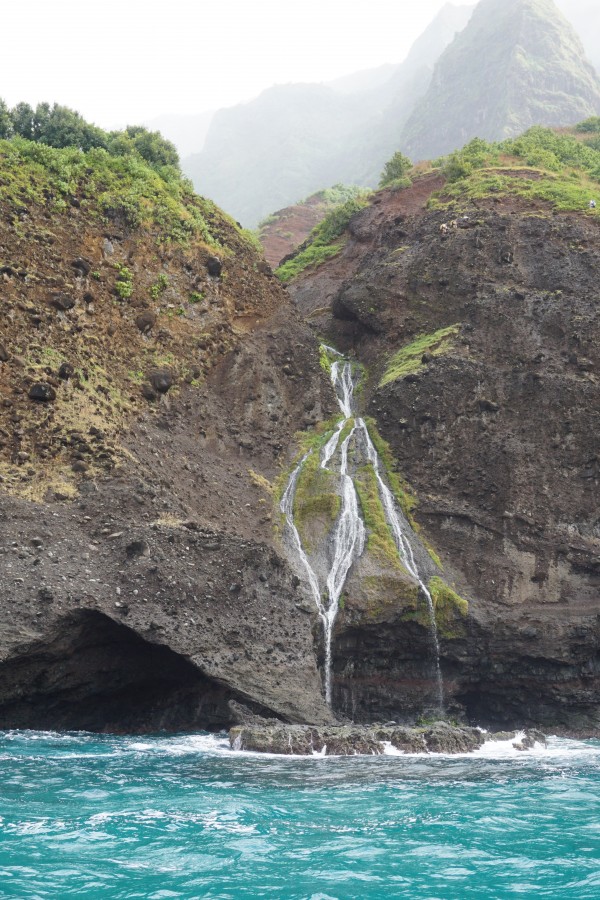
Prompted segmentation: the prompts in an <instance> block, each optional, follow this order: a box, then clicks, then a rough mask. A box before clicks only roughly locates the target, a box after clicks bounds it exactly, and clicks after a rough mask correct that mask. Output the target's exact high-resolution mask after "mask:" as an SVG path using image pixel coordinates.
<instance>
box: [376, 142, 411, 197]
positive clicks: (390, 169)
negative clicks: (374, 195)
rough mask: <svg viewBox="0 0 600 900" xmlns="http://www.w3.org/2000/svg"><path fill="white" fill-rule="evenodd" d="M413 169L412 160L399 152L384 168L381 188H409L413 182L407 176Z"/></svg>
mask: <svg viewBox="0 0 600 900" xmlns="http://www.w3.org/2000/svg"><path fill="white" fill-rule="evenodd" d="M411 169H412V162H411V160H410V159H409V158H408V156H405V155H404V154H403V153H401V152H400V151H399V150H397V151H396V153H394V155H393V156H392V158H391V159H389V160H388V161H387V162H386V164H385V166H384V167H383V172H382V173H381V178H380V179H379V187H380V188H382V187H389V186H390V185H396V186H398V187H408V186H409V185H410V184H411V180H410V178H408V177H407V176H408V173H409V172H410V170H411Z"/></svg>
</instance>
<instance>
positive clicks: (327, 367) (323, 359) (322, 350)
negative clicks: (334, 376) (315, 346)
mask: <svg viewBox="0 0 600 900" xmlns="http://www.w3.org/2000/svg"><path fill="white" fill-rule="evenodd" d="M319 365H320V366H321V368H322V369H323V371H324V372H327V374H328V375H330V374H331V367H332V365H333V360H332V359H331V357H330V355H329V352H328V350H327V348H326V347H325V345H324V344H320V346H319Z"/></svg>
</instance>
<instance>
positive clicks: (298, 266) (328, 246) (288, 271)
mask: <svg viewBox="0 0 600 900" xmlns="http://www.w3.org/2000/svg"><path fill="white" fill-rule="evenodd" d="M367 197H368V194H367V193H365V192H363V193H362V194H361V195H359V196H358V197H355V198H352V199H351V200H347V201H346V202H345V203H343V204H342V205H341V206H337V207H335V209H332V210H331V212H329V213H327V215H326V216H325V218H324V219H323V221H322V222H320V223H319V224H318V225H317V226H316V228H313V230H312V231H311V233H310V236H309V238H308V241H307V242H306V243H305V244H304V245H303V246H302V247H301V248H300V249H299V251H298V252H297V253H296V255H295V256H294V257H293V258H292V259H290V260H288V262H286V263H284V264H283V265H282V266H280V267H279V268H278V269H277V275H278V276H279V278H280V279H281V281H283V283H284V284H287V282H288V281H291V280H292V278H295V277H296V275H299V274H300V272H303V271H304V270H305V269H308V268H316V267H317V266H320V265H321V264H322V263H324V262H325V261H326V260H328V259H330V258H331V257H332V256H336V255H337V254H338V253H339V251H340V250H341V249H342V247H343V240H341V238H342V235H343V233H344V231H345V230H346V228H347V226H348V223H349V221H350V219H351V218H352V216H353V215H355V214H356V213H357V212H359V210H361V209H364V207H365V206H367V203H368V200H367Z"/></svg>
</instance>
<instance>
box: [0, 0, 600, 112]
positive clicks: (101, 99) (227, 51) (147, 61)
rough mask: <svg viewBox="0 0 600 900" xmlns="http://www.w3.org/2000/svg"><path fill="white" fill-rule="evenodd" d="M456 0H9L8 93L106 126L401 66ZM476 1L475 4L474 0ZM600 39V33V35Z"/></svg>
mask: <svg viewBox="0 0 600 900" xmlns="http://www.w3.org/2000/svg"><path fill="white" fill-rule="evenodd" d="M559 2H560V5H561V6H562V7H563V8H565V7H567V8H568V7H569V5H574V6H579V7H581V6H586V5H588V6H589V7H590V9H592V8H596V7H597V0H593V2H591V0H559ZM443 5H444V0H369V2H363V3H350V2H349V0H287V2H286V0H208V2H207V0H196V2H194V0H185V2H184V0H163V2H161V3H156V2H153V0H118V2H117V0H98V2H95V3H90V2H89V0H88V2H86V0H77V2H75V0H54V2H52V0H4V3H3V4H2V7H3V8H2V46H1V48H0V97H3V98H4V99H5V100H6V101H7V103H8V104H9V105H11V106H12V105H14V104H15V103H17V102H18V101H19V100H26V101H28V102H29V103H32V104H35V103H37V102H39V101H42V100H48V101H49V102H58V103H63V104H65V105H67V106H71V107H73V108H74V109H77V110H79V111H80V112H81V113H82V114H83V115H84V116H85V117H86V118H87V119H89V120H91V121H94V122H95V123H96V124H98V125H100V126H102V127H105V128H110V127H116V126H123V125H125V124H128V123H134V122H141V121H143V120H146V119H150V118H152V117H154V116H156V115H159V114H162V113H197V112H201V111H203V110H207V109H215V108H218V107H220V106H230V105H232V104H234V103H237V102H240V101H242V100H248V99H250V98H252V97H253V96H256V95H257V94H258V93H260V91H261V90H264V88H266V87H269V86H270V85H272V84H274V83H278V84H281V83H287V82H290V81H326V80H329V79H332V78H335V77H337V76H339V75H345V74H348V73H350V72H355V71H357V70H359V69H364V68H370V67H374V66H378V65H382V64H383V63H385V62H392V63H397V62H401V61H402V59H403V58H404V56H405V55H406V53H407V51H408V49H409V48H410V45H411V44H412V42H413V41H414V40H415V38H416V37H417V36H418V35H419V34H420V33H421V32H422V31H423V29H424V28H425V27H426V26H427V24H428V23H429V22H430V21H431V19H432V18H433V16H434V15H435V13H436V12H437V11H438V10H439V9H440V8H441V7H442V6H443ZM467 5H472V3H469V2H468V0H467ZM599 37H600V36H599Z"/></svg>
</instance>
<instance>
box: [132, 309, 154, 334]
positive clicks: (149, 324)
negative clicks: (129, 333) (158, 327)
mask: <svg viewBox="0 0 600 900" xmlns="http://www.w3.org/2000/svg"><path fill="white" fill-rule="evenodd" d="M155 322H156V316H155V314H154V313H153V312H151V311H150V310H146V312H143V313H140V315H139V316H137V317H136V320H135V324H136V326H137V327H138V328H139V330H140V331H141V332H142V334H148V332H149V331H150V330H151V329H152V328H153V326H154V324H155Z"/></svg>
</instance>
